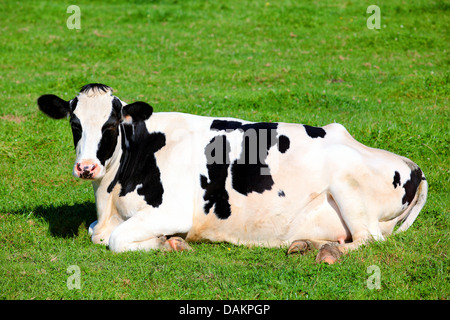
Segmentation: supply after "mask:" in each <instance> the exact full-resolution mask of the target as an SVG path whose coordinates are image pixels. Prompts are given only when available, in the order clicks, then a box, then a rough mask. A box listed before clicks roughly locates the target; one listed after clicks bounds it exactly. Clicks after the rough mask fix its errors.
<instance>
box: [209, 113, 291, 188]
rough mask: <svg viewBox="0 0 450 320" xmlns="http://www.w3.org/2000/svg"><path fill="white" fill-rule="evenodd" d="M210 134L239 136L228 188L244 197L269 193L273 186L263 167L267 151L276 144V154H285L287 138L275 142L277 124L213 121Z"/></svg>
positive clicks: (267, 168)
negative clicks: (236, 134)
mask: <svg viewBox="0 0 450 320" xmlns="http://www.w3.org/2000/svg"><path fill="white" fill-rule="evenodd" d="M210 128H211V130H216V131H223V130H224V131H227V132H232V131H234V130H239V131H241V132H242V133H243V138H242V151H241V154H240V156H239V158H238V159H236V160H235V161H233V163H232V164H231V178H232V180H231V185H232V187H233V189H234V190H236V191H237V192H239V193H241V194H244V195H248V194H249V193H251V192H257V193H263V192H264V191H266V190H271V189H272V186H273V184H274V181H273V178H272V176H271V174H270V168H269V166H268V165H267V163H266V159H267V155H268V154H269V149H270V148H271V147H272V146H274V145H275V144H277V143H278V150H279V151H280V152H283V153H284V152H286V150H287V149H288V148H289V143H290V142H289V138H288V137H286V136H281V137H282V138H281V139H280V138H277V128H278V123H268V122H257V123H248V124H242V123H241V122H239V121H228V120H214V121H213V122H212V124H211V127H210Z"/></svg>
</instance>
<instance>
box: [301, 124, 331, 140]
mask: <svg viewBox="0 0 450 320" xmlns="http://www.w3.org/2000/svg"><path fill="white" fill-rule="evenodd" d="M303 126H304V127H305V131H306V133H307V134H308V136H310V137H311V138H319V137H320V138H324V137H325V135H326V134H327V133H326V132H325V130H324V129H323V128H320V127H311V126H307V125H303Z"/></svg>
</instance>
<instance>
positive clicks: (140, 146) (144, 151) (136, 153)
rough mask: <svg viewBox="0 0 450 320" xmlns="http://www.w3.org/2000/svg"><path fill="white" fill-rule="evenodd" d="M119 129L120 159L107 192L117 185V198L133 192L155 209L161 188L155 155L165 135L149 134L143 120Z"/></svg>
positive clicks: (160, 196) (160, 194) (163, 143)
mask: <svg viewBox="0 0 450 320" xmlns="http://www.w3.org/2000/svg"><path fill="white" fill-rule="evenodd" d="M120 128H121V133H122V141H121V143H122V156H121V159H120V165H119V169H118V170H117V173H116V176H115V178H114V180H113V181H112V182H111V184H110V185H109V186H108V192H111V191H112V190H113V189H114V187H115V185H116V184H117V183H119V184H120V188H121V189H120V193H119V196H125V195H126V194H128V193H130V192H133V191H135V190H136V192H137V193H138V194H139V195H141V196H144V199H145V201H146V202H147V203H148V204H149V205H151V206H153V207H155V208H156V207H159V205H160V204H161V203H162V197H163V193H164V188H163V185H162V182H161V173H160V171H159V168H158V165H157V163H156V157H155V152H156V151H158V150H160V149H161V148H163V147H164V146H165V144H166V136H165V135H164V134H163V133H161V132H152V133H149V132H148V130H147V127H146V125H145V122H144V121H137V122H135V121H133V122H132V123H131V124H129V123H122V124H121V125H120ZM136 188H137V189H136Z"/></svg>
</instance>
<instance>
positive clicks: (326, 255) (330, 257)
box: [316, 243, 342, 264]
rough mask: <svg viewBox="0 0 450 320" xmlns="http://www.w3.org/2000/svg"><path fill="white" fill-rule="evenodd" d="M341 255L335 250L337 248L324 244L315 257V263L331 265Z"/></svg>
mask: <svg viewBox="0 0 450 320" xmlns="http://www.w3.org/2000/svg"><path fill="white" fill-rule="evenodd" d="M341 255H342V252H341V251H340V250H339V249H338V248H337V246H335V245H332V244H328V243H326V244H324V245H323V246H322V247H321V248H320V250H319V253H318V254H317V257H316V262H317V263H321V262H325V263H328V264H333V263H335V262H336V261H338V259H339V258H340V256H341Z"/></svg>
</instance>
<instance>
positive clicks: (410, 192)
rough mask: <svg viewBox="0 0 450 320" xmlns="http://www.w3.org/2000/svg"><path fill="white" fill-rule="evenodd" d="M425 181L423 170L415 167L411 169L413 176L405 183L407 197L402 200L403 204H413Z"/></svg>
mask: <svg viewBox="0 0 450 320" xmlns="http://www.w3.org/2000/svg"><path fill="white" fill-rule="evenodd" d="M422 179H423V175H422V170H420V168H419V167H417V166H415V167H413V168H411V174H410V176H409V180H408V181H406V182H405V184H404V185H403V188H404V189H405V195H404V196H403V198H402V204H405V203H408V204H409V203H411V202H412V201H413V199H414V196H415V195H416V192H417V188H418V187H419V184H420V182H421V181H422Z"/></svg>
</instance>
